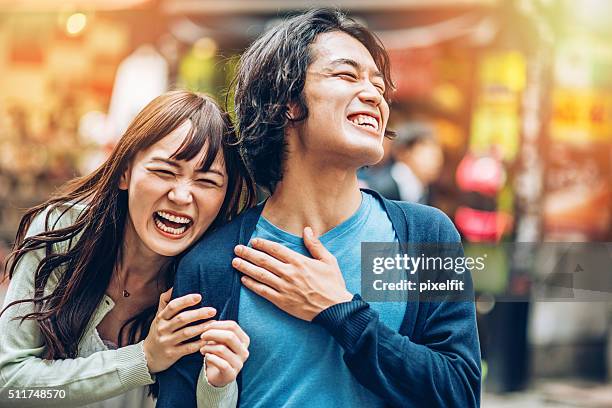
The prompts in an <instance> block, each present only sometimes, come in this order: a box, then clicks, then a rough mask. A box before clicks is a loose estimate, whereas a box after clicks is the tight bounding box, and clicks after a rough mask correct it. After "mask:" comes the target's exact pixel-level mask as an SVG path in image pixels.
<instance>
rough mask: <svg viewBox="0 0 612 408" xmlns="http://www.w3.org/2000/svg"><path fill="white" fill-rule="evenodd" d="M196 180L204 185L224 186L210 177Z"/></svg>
mask: <svg viewBox="0 0 612 408" xmlns="http://www.w3.org/2000/svg"><path fill="white" fill-rule="evenodd" d="M196 182H197V183H198V184H201V185H204V186H211V187H221V186H222V184H220V183H219V182H217V181H216V180H213V179H208V178H199V179H196Z"/></svg>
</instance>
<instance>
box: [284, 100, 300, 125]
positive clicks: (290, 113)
mask: <svg viewBox="0 0 612 408" xmlns="http://www.w3.org/2000/svg"><path fill="white" fill-rule="evenodd" d="M299 115H300V113H299V109H298V107H297V104H296V103H295V102H289V103H288V104H287V112H285V116H286V117H287V119H289V120H290V121H293V120H295V118H297V117H298V116H299Z"/></svg>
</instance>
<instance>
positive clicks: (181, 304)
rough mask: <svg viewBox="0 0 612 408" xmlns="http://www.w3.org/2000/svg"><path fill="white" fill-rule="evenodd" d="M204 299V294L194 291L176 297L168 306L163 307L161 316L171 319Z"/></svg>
mask: <svg viewBox="0 0 612 408" xmlns="http://www.w3.org/2000/svg"><path fill="white" fill-rule="evenodd" d="M200 300H202V295H200V294H198V293H194V294H191V295H185V296H181V297H180V298H176V299H173V300H171V301H170V302H169V303H168V304H167V305H166V307H164V308H163V310H162V311H161V313H160V314H159V315H160V317H161V318H162V319H164V320H170V319H172V318H173V317H174V316H176V315H177V314H178V313H179V312H180V311H181V310H183V309H185V308H187V307H190V306H194V305H197V304H198V303H200Z"/></svg>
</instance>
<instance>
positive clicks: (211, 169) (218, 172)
mask: <svg viewBox="0 0 612 408" xmlns="http://www.w3.org/2000/svg"><path fill="white" fill-rule="evenodd" d="M196 172H197V173H214V174H218V175H219V176H221V177H225V174H224V173H223V172H221V171H220V170H217V169H213V168H212V167H211V168H209V169H208V170H207V169H197V170H196Z"/></svg>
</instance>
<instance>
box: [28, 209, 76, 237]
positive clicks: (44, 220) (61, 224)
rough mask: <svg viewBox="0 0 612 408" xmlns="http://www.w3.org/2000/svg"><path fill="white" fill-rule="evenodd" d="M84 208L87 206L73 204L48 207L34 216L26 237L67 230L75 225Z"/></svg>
mask: <svg viewBox="0 0 612 408" xmlns="http://www.w3.org/2000/svg"><path fill="white" fill-rule="evenodd" d="M86 208H87V204H83V203H74V202H65V203H59V204H52V205H49V206H47V207H46V208H45V209H44V210H42V211H41V212H39V213H38V214H36V216H34V218H33V219H32V222H31V223H30V227H29V228H28V232H27V233H26V236H27V237H31V236H34V235H38V234H40V233H42V232H47V231H54V230H59V229H63V228H67V227H69V226H71V225H73V224H74V223H76V221H77V219H78V218H79V216H80V215H81V214H82V213H83V211H84V210H85V209H86Z"/></svg>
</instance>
